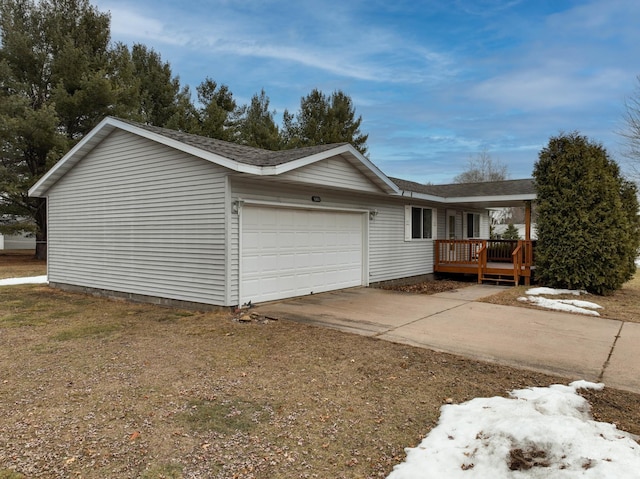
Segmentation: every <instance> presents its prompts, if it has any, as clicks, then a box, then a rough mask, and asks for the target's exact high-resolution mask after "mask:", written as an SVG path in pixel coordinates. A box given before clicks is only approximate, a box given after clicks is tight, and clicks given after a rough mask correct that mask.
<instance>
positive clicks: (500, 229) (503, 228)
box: [493, 223, 538, 240]
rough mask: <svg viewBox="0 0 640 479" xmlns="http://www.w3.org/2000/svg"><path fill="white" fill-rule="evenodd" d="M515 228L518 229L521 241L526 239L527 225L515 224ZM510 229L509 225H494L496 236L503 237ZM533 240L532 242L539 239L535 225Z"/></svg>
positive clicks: (532, 225) (532, 231)
mask: <svg viewBox="0 0 640 479" xmlns="http://www.w3.org/2000/svg"><path fill="white" fill-rule="evenodd" d="M513 226H515V227H516V228H517V229H518V236H519V237H520V239H524V237H525V229H526V227H525V225H523V224H520V223H518V224H514V225H513ZM508 227H509V225H493V232H494V233H495V234H498V235H502V234H504V232H505V231H506V230H507V228H508ZM531 239H532V240H537V239H538V232H537V230H536V225H535V223H532V224H531Z"/></svg>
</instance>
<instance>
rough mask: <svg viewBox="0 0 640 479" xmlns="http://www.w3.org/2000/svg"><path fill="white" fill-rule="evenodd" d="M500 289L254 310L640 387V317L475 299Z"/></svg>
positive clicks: (355, 295)
mask: <svg viewBox="0 0 640 479" xmlns="http://www.w3.org/2000/svg"><path fill="white" fill-rule="evenodd" d="M499 290H500V287H496V286H488V285H473V286H469V287H466V288H461V289H459V290H455V291H450V292H446V293H439V294H435V295H418V294H410V293H400V292H395V291H386V290H381V289H375V288H352V289H346V290H341V291H334V292H330V293H322V294H316V295H311V296H305V297H301V298H294V299H290V300H284V301H278V302H272V303H264V304H260V305H258V306H257V307H256V309H255V311H256V312H257V313H258V314H262V315H264V316H267V317H272V318H278V319H287V320H291V321H298V322H304V323H308V324H314V325H317V326H322V327H330V328H334V329H339V330H341V331H345V332H349V333H355V334H360V335H364V336H370V337H376V338H379V339H384V340H388V341H393V342H396V343H403V344H410V345H413V346H418V347H424V348H429V349H433V350H437V351H445V352H448V353H454V354H459V355H462V356H466V357H469V358H473V359H480V360H484V361H492V362H496V363H501V364H506V365H509V366H514V367H518V368H525V369H531V370H535V371H540V372H544V373H551V374H557V375H560V376H564V377H567V378H569V379H572V380H574V379H586V380H589V381H602V382H604V383H605V384H606V385H607V386H610V387H614V388H618V389H624V390H628V391H632V392H636V393H640V355H638V354H636V352H637V345H638V344H640V324H638V323H625V322H623V321H616V320H610V319H602V318H594V317H590V316H582V315H577V314H568V313H558V312H552V311H544V310H534V309H528V308H518V307H513V306H500V305H494V304H488V303H481V302H477V301H476V300H477V299H479V298H482V297H485V296H489V295H491V294H494V293H496V292H497V291H499Z"/></svg>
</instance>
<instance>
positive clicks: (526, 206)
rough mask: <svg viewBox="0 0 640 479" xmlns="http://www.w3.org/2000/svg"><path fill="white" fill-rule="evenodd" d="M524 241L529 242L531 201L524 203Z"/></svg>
mask: <svg viewBox="0 0 640 479" xmlns="http://www.w3.org/2000/svg"><path fill="white" fill-rule="evenodd" d="M524 239H525V240H526V241H531V201H525V202H524Z"/></svg>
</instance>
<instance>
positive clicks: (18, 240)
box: [0, 233, 36, 251]
mask: <svg viewBox="0 0 640 479" xmlns="http://www.w3.org/2000/svg"><path fill="white" fill-rule="evenodd" d="M35 247H36V238H35V237H34V236H33V235H32V236H29V235H27V234H14V235H3V234H2V233H0V251H2V250H17V249H35Z"/></svg>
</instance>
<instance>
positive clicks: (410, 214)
mask: <svg viewBox="0 0 640 479" xmlns="http://www.w3.org/2000/svg"><path fill="white" fill-rule="evenodd" d="M404 208H405V209H404V212H405V213H404V221H405V223H404V225H405V228H404V239H405V240H406V241H411V240H416V239H433V237H434V234H435V220H436V212H435V210H434V209H433V208H422V207H420V206H410V205H407V206H405V207H404Z"/></svg>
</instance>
